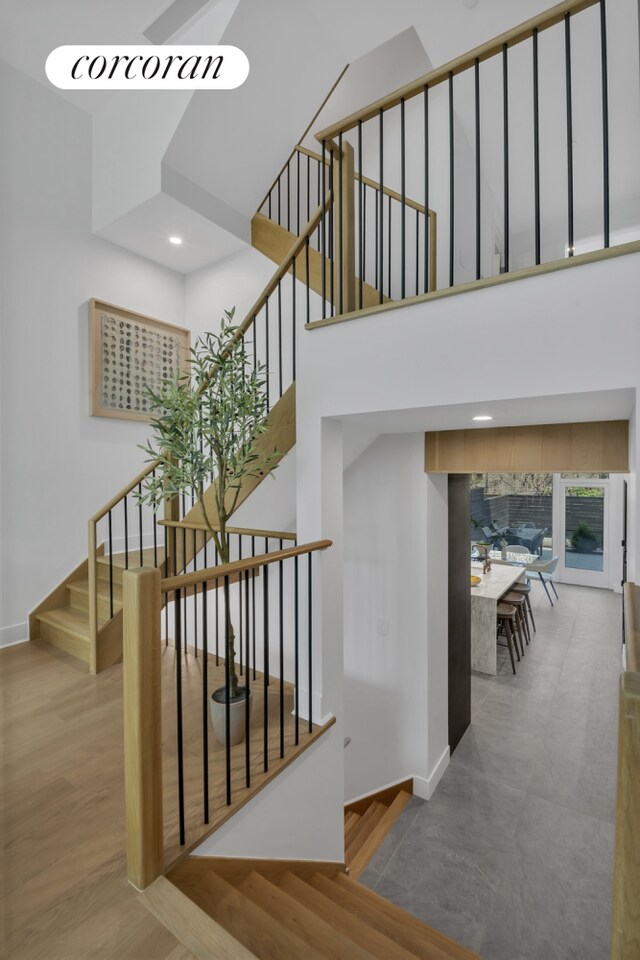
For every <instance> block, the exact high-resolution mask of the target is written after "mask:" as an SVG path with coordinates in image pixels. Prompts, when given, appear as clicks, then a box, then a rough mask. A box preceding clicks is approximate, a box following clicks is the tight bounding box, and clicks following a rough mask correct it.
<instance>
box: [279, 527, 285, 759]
mask: <svg viewBox="0 0 640 960" xmlns="http://www.w3.org/2000/svg"><path fill="white" fill-rule="evenodd" d="M280 549H281V550H282V540H281V541H280ZM282 568H283V561H282V560H279V561H278V613H279V616H280V631H279V643H280V649H279V654H280V662H279V668H280V758H281V759H282V758H283V757H284V619H283V610H284V585H283V581H282Z"/></svg>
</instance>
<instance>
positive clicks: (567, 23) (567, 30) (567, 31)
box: [564, 13, 574, 257]
mask: <svg viewBox="0 0 640 960" xmlns="http://www.w3.org/2000/svg"><path fill="white" fill-rule="evenodd" d="M564 51H565V67H566V73H565V85H566V97H567V240H568V243H567V248H568V249H567V255H568V256H569V257H572V256H573V245H574V244H573V111H572V103H571V14H570V13H566V14H565V17H564Z"/></svg>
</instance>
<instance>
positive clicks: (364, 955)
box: [144, 857, 478, 960]
mask: <svg viewBox="0 0 640 960" xmlns="http://www.w3.org/2000/svg"><path fill="white" fill-rule="evenodd" d="M168 879H169V880H170V881H171V883H172V884H174V885H175V886H176V887H178V888H179V890H180V891H182V893H183V894H184V895H185V896H187V897H188V898H189V899H190V900H191V901H192V903H193V904H196V905H197V907H199V908H200V910H201V911H202V913H203V914H205V915H206V918H208V920H209V921H211V920H213V921H214V922H215V924H217V925H219V927H221V928H222V929H223V931H225V932H226V933H227V934H230V935H231V936H232V937H233V938H234V939H235V940H237V941H238V942H239V944H241V945H242V946H243V947H244V948H245V949H246V950H248V951H250V956H254V957H257V958H260V960H301V958H305V960H412V958H420V960H478V958H477V955H476V954H475V953H472V952H471V951H470V950H467V949H466V948H465V947H463V946H461V945H460V944H457V943H455V942H454V941H453V940H450V939H449V938H448V937H445V936H444V935H443V934H441V933H438V931H437V930H434V929H433V928H432V927H429V926H428V925H427V924H425V923H422V921H420V920H418V919H416V918H415V917H413V916H412V915H411V914H409V913H406V912H405V911H404V910H401V909H399V908H398V907H395V906H394V905H393V904H391V903H389V902H388V901H387V900H385V899H384V898H383V897H380V896H378V894H376V893H374V892H373V891H371V890H368V889H367V888H366V887H363V886H362V885H361V884H359V883H358V882H357V881H356V880H354V879H353V878H352V877H351V876H348V875H347V874H346V873H345V872H344V869H343V868H342V867H341V866H339V865H337V864H334V865H332V864H326V863H316V864H313V863H288V862H287V861H274V862H267V861H244V860H236V861H233V860H226V861H218V860H216V859H215V858H208V857H195V858H191V859H189V860H186V861H183V862H182V863H181V864H180V865H179V866H178V867H177V868H176V869H174V870H173V871H172V872H171V873H170V874H169V877H168ZM160 880H161V881H163V883H161V884H159V886H158V888H157V890H154V887H155V884H154V885H153V886H152V887H151V888H149V890H148V891H147V892H146V893H145V894H144V899H145V902H146V903H147V906H149V908H150V909H152V910H153V912H156V913H157V912H158V911H157V910H156V909H154V903H155V902H156V900H157V898H158V897H159V896H160V893H161V891H162V895H163V899H164V904H163V907H164V909H163V914H164V922H166V923H167V925H168V926H169V928H170V929H172V930H173V931H174V932H177V931H179V929H180V925H179V924H178V925H177V926H176V924H175V916H176V915H177V911H178V905H177V904H178V903H179V900H178V898H177V896H176V894H175V892H174V893H173V894H170V895H169V896H167V893H168V891H167V890H166V888H165V887H164V883H166V881H164V878H160ZM171 899H173V902H174V905H173V906H172V905H171ZM186 909H187V910H188V909H189V908H186ZM182 910H183V911H184V910H185V908H184V906H183V907H182ZM202 922H203V928H206V920H203V921H202ZM190 926H191V930H193V929H194V923H193V918H192V919H191V920H190ZM214 929H215V928H214ZM216 939H217V938H216ZM185 943H186V941H185ZM190 948H191V949H192V950H193V949H194V945H193V943H191V945H190ZM205 949H206V948H205ZM194 952H197V955H198V956H201V957H208V956H211V957H214V956H218V954H216V953H213V952H212V953H210V954H208V953H206V952H205V950H202V951H194ZM228 955H229V956H233V953H229V954H228ZM239 956H243V957H245V956H246V953H241V954H239Z"/></svg>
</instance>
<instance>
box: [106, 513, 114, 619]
mask: <svg viewBox="0 0 640 960" xmlns="http://www.w3.org/2000/svg"><path fill="white" fill-rule="evenodd" d="M107 518H108V521H109V617H110V618H113V526H112V521H111V510H109V513H108V514H107Z"/></svg>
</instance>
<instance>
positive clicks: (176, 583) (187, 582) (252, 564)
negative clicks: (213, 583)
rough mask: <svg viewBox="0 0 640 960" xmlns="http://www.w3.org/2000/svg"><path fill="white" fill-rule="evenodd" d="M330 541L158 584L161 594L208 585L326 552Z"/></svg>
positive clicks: (275, 552)
mask: <svg viewBox="0 0 640 960" xmlns="http://www.w3.org/2000/svg"><path fill="white" fill-rule="evenodd" d="M332 544H333V541H332V540H314V541H313V542H312V543H303V544H301V545H300V546H299V547H288V548H287V549H286V550H274V551H273V553H263V554H261V555H260V556H258V557H249V558H248V559H247V560H232V561H231V563H223V564H221V565H220V566H218V567H205V568H204V569H203V570H196V571H194V572H193V573H183V574H181V575H179V576H177V577H167V578H166V579H165V580H162V581H161V582H160V589H161V591H162V592H163V593H169V592H170V591H171V590H184V589H187V588H189V587H193V586H195V585H196V584H200V583H208V582H209V581H210V580H220V579H221V578H222V577H227V576H231V575H232V574H234V573H243V572H244V571H245V570H258V569H259V568H260V567H266V566H268V565H269V564H270V563H278V562H279V561H280V560H288V559H289V558H290V557H300V556H302V555H303V554H305V553H314V551H316V550H326V549H327V547H330V546H332Z"/></svg>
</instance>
